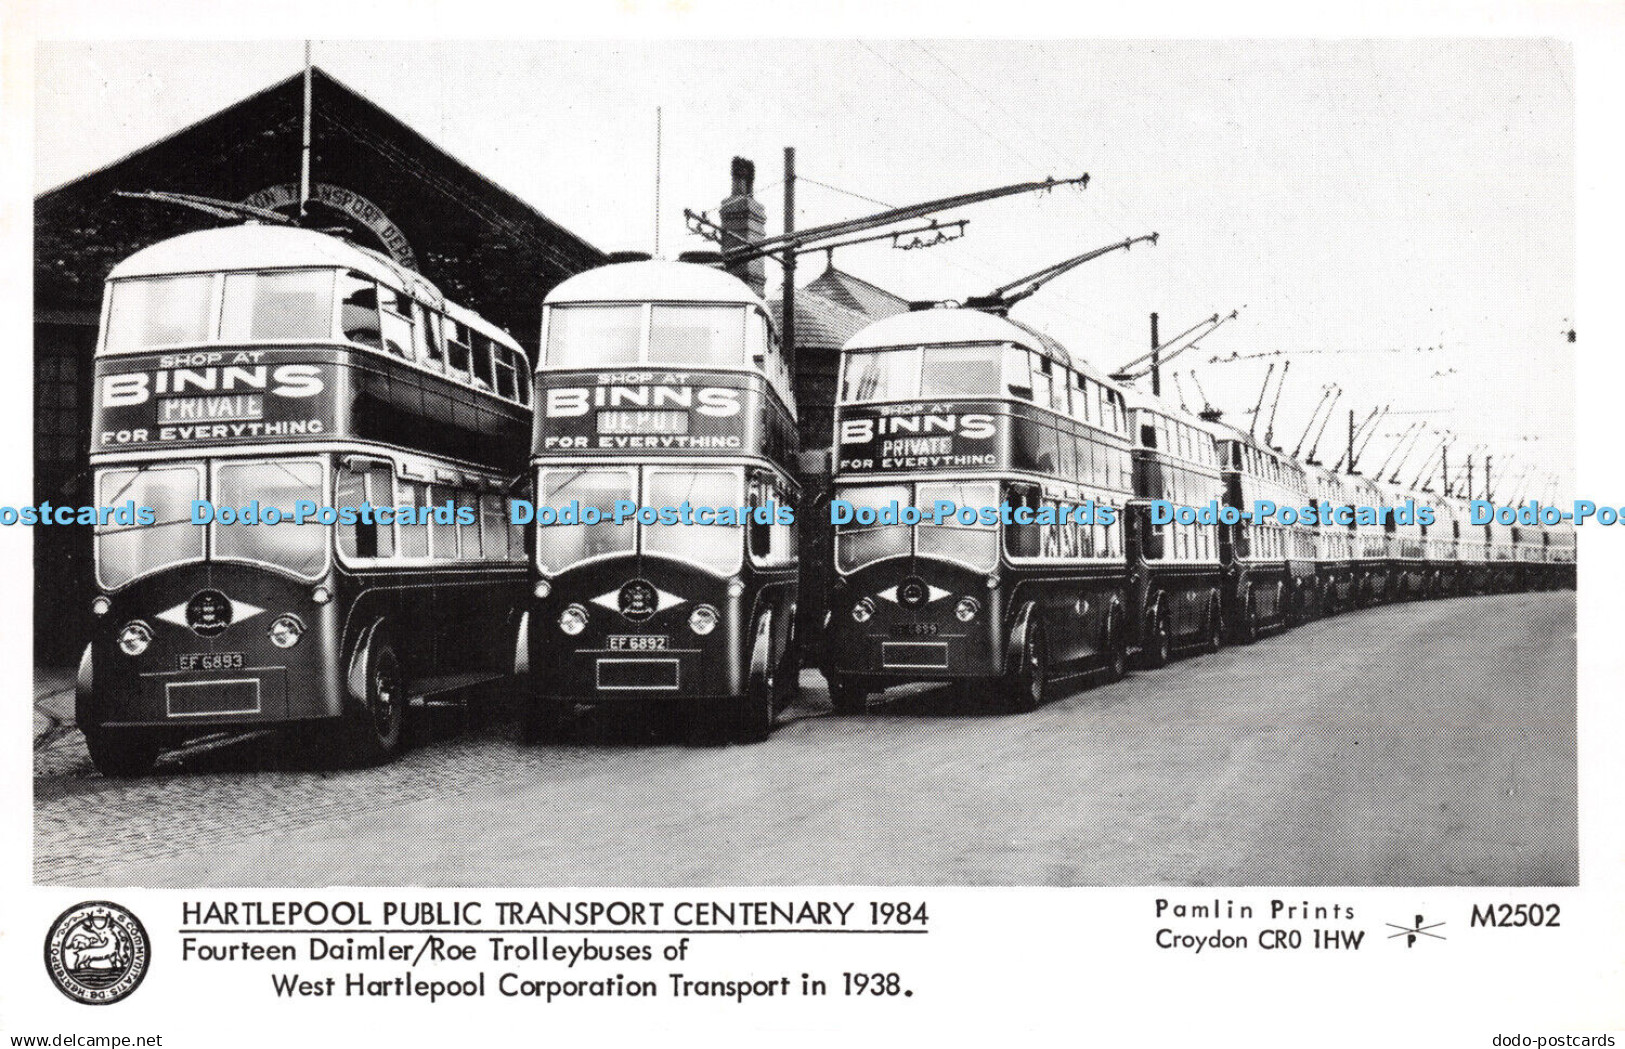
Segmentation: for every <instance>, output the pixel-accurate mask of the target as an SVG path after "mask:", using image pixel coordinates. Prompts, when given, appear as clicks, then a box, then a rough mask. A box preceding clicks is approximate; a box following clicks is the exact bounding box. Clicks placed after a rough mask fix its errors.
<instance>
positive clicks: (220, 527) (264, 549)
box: [209, 459, 329, 579]
mask: <svg viewBox="0 0 1625 1049" xmlns="http://www.w3.org/2000/svg"><path fill="white" fill-rule="evenodd" d="M213 489H214V500H213V501H214V505H215V506H216V507H217V508H218V507H246V506H249V505H250V504H251V503H253V502H254V501H255V500H258V502H259V504H260V506H261V507H273V506H274V507H276V508H277V509H278V510H280V511H281V512H282V513H284V514H291V513H292V512H293V510H294V507H295V506H296V505H297V504H298V503H300V502H308V503H311V504H312V505H314V506H322V505H324V504H325V503H327V502H328V500H327V499H326V497H325V492H326V484H325V482H324V478H323V470H322V464H321V462H320V461H319V460H316V459H291V460H278V459H266V460H259V461H254V462H222V463H217V464H215V468H214V484H213ZM209 529H210V531H211V533H212V535H213V539H214V558H215V559H216V560H220V561H248V562H251V563H254V564H264V565H270V566H272V567H274V568H279V569H282V570H284V571H287V572H292V573H293V574H294V575H297V576H302V577H304V578H306V579H318V578H320V577H321V576H322V575H323V574H325V573H326V571H327V535H328V531H329V529H328V528H327V527H325V526H323V525H321V524H319V523H317V521H315V520H314V519H312V520H308V521H306V522H305V523H303V524H294V523H292V522H291V521H287V520H284V521H282V522H280V523H278V524H274V525H267V524H220V523H219V522H218V521H217V522H215V523H214V524H211V525H210V526H209Z"/></svg>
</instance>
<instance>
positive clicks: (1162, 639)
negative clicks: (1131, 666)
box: [1140, 611, 1174, 670]
mask: <svg viewBox="0 0 1625 1049" xmlns="http://www.w3.org/2000/svg"><path fill="white" fill-rule="evenodd" d="M1173 654H1174V639H1173V636H1172V634H1170V633H1169V631H1168V616H1167V615H1166V614H1165V613H1163V612H1161V611H1158V612H1156V613H1154V614H1153V615H1152V617H1151V622H1150V623H1149V624H1148V625H1147V626H1146V632H1145V647H1143V648H1142V649H1140V662H1141V664H1142V665H1144V666H1145V667H1146V668H1147V669H1148V670H1155V669H1157V668H1158V667H1165V666H1167V665H1168V661H1169V660H1170V659H1172V658H1173Z"/></svg>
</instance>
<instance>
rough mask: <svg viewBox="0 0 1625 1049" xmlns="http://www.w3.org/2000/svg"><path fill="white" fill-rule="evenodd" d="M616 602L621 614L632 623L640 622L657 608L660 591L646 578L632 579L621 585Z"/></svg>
mask: <svg viewBox="0 0 1625 1049" xmlns="http://www.w3.org/2000/svg"><path fill="white" fill-rule="evenodd" d="M616 603H617V605H618V607H619V608H620V610H621V615H623V616H625V617H626V618H627V619H629V620H631V621H632V622H634V623H641V622H643V621H644V620H646V619H648V618H649V617H650V616H652V615H654V614H655V612H656V610H657V609H659V607H660V591H658V590H656V589H655V588H654V584H652V583H650V582H648V581H647V580H644V579H634V580H632V581H631V582H629V583H627V584H626V585H625V586H623V587H621V594H620V598H619V600H618V601H617V602H616Z"/></svg>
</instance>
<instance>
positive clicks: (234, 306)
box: [220, 270, 334, 342]
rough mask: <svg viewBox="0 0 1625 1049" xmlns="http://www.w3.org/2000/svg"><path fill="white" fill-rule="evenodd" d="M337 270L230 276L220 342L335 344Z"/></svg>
mask: <svg viewBox="0 0 1625 1049" xmlns="http://www.w3.org/2000/svg"><path fill="white" fill-rule="evenodd" d="M333 278H334V271H332V270H283V271H280V272H276V273H228V274H226V287H225V296H224V299H223V301H222V304H221V310H220V341H222V342H258V341H260V340H262V339H331V338H332V337H333Z"/></svg>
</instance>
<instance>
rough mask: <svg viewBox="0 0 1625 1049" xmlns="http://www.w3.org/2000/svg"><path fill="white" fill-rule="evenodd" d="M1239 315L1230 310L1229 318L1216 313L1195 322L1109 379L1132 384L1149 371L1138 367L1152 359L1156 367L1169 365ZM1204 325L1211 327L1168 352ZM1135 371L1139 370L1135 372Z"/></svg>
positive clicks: (1141, 355) (1239, 313)
mask: <svg viewBox="0 0 1625 1049" xmlns="http://www.w3.org/2000/svg"><path fill="white" fill-rule="evenodd" d="M1240 315H1241V311H1240V310H1231V311H1230V314H1229V316H1227V317H1220V316H1219V315H1218V314H1217V313H1215V314H1214V315H1213V316H1211V317H1208V318H1206V319H1205V320H1200V321H1197V322H1196V323H1195V324H1193V325H1191V326H1190V327H1189V328H1186V329H1185V330H1184V331H1182V332H1180V333H1179V334H1178V335H1175V336H1174V337H1173V338H1171V339H1169V340H1168V341H1167V342H1165V343H1163V344H1162V345H1160V346H1158V347H1156V348H1154V349H1153V350H1152V351H1151V352H1150V353H1142V354H1140V355H1139V356H1138V357H1136V358H1134V359H1133V360H1132V361H1129V362H1128V363H1127V364H1125V365H1123V366H1122V367H1121V368H1118V369H1117V370H1116V371H1114V372H1112V374H1111V377H1112V379H1113V380H1115V381H1117V382H1133V381H1134V380H1135V379H1139V378H1143V377H1144V376H1145V375H1146V374H1147V373H1148V372H1150V371H1151V369H1150V368H1149V367H1145V368H1141V367H1140V365H1142V364H1145V363H1146V362H1147V361H1149V360H1151V359H1152V358H1156V361H1157V364H1158V366H1161V365H1166V364H1169V363H1171V362H1172V361H1173V359H1174V358H1175V357H1178V356H1179V355H1180V354H1182V353H1184V352H1185V351H1186V350H1189V349H1190V348H1191V347H1193V346H1195V345H1196V344H1197V343H1199V342H1201V341H1202V340H1203V339H1205V338H1207V337H1208V336H1209V335H1212V334H1213V333H1214V332H1215V331H1217V330H1218V329H1219V327H1220V326H1221V325H1223V324H1224V323H1225V322H1226V321H1233V320H1235V319H1236V318H1237V317H1239V316H1240ZM1204 324H1206V325H1211V327H1209V328H1208V330H1207V331H1204V332H1202V333H1201V334H1200V335H1198V336H1196V338H1194V339H1192V340H1191V341H1190V342H1187V343H1186V344H1185V345H1183V346H1179V348H1178V349H1175V350H1173V351H1172V352H1168V349H1169V347H1171V346H1178V344H1179V341H1180V340H1181V339H1183V338H1185V337H1186V336H1187V335H1189V334H1190V333H1191V332H1193V331H1195V330H1196V329H1197V328H1200V327H1202V326H1203V325H1204ZM1135 369H1139V370H1138V371H1136V370H1135Z"/></svg>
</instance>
